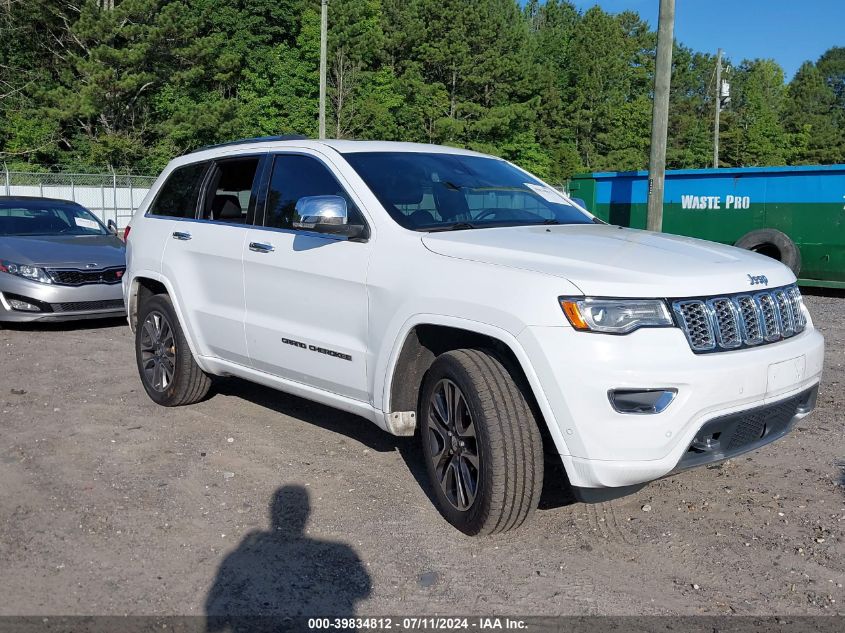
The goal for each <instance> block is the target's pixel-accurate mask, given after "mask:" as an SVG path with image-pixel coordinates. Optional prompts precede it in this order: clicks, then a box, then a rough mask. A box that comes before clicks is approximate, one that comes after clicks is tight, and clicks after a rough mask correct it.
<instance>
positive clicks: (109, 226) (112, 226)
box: [106, 220, 117, 235]
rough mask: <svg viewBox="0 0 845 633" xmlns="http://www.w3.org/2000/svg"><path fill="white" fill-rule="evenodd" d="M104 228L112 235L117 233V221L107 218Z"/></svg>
mask: <svg viewBox="0 0 845 633" xmlns="http://www.w3.org/2000/svg"><path fill="white" fill-rule="evenodd" d="M106 228H107V229H108V230H109V233H111V234H112V235H117V222H115V221H114V220H109V221H108V222H106Z"/></svg>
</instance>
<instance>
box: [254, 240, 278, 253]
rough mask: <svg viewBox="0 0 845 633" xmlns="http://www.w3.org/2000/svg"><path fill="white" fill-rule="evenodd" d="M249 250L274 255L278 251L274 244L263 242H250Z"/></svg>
mask: <svg viewBox="0 0 845 633" xmlns="http://www.w3.org/2000/svg"><path fill="white" fill-rule="evenodd" d="M249 250H251V251H255V252H256V253H272V252H273V251H274V250H276V249H275V248H274V247H273V245H272V244H265V243H263V242H250V243H249Z"/></svg>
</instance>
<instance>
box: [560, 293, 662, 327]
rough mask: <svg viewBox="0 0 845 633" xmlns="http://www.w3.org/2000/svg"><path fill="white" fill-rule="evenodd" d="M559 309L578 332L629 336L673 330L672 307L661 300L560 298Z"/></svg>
mask: <svg viewBox="0 0 845 633" xmlns="http://www.w3.org/2000/svg"><path fill="white" fill-rule="evenodd" d="M560 307H561V308H563V313H564V314H565V315H566V318H567V319H569V322H570V323H571V324H572V327H574V328H575V329H576V330H584V331H589V332H605V333H607V334H627V333H628V332H633V331H634V330H637V329H639V328H641V327H672V326H674V325H675V323H674V322H673V321H672V315H671V314H670V313H669V308H668V307H667V306H666V304H665V303H664V302H663V301H661V300H660V299H597V298H592V297H585V298H581V299H569V298H566V297H561V298H560Z"/></svg>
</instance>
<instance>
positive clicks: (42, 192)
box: [38, 180, 44, 198]
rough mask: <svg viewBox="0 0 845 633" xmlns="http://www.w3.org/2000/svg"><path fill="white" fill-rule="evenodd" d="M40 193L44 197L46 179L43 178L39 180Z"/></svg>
mask: <svg viewBox="0 0 845 633" xmlns="http://www.w3.org/2000/svg"><path fill="white" fill-rule="evenodd" d="M38 195H39V196H41V197H42V198H43V197H44V181H43V180H39V181H38Z"/></svg>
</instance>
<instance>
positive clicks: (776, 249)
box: [734, 229, 801, 277]
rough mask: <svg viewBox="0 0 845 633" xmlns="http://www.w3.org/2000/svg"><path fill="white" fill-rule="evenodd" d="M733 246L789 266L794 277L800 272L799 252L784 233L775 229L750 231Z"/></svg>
mask: <svg viewBox="0 0 845 633" xmlns="http://www.w3.org/2000/svg"><path fill="white" fill-rule="evenodd" d="M734 246H737V247H739V248H744V249H745V250H748V251H754V252H755V253H760V254H761V255H767V256H769V257H771V258H773V259H776V260H778V261H779V262H781V263H782V264H785V265H786V266H789V269H790V270H791V271H792V272H793V273H795V276H796V277H797V276H798V273H800V272H801V251H799V250H798V247H797V246H796V245H795V242H793V241H792V240H791V239H790V238H789V236H788V235H787V234H786V233H782V232H781V231H778V230H777V229H758V230H756V231H751V232H750V233H746V234H745V235H743V236H742V237H741V238H739V239H738V240H737V242H736V244H734Z"/></svg>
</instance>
